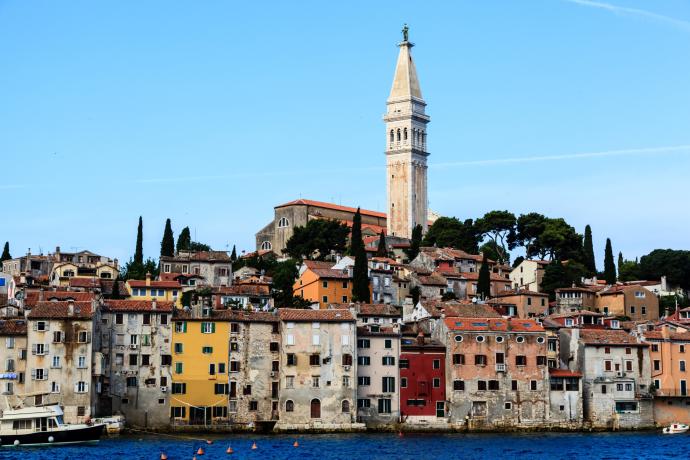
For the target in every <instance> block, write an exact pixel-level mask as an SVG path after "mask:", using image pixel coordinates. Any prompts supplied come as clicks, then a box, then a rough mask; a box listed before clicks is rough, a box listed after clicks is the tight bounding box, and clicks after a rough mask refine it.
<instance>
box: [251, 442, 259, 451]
mask: <svg viewBox="0 0 690 460" xmlns="http://www.w3.org/2000/svg"><path fill="white" fill-rule="evenodd" d="M256 449H258V447H256V442H254V443H253V444H252V450H256Z"/></svg>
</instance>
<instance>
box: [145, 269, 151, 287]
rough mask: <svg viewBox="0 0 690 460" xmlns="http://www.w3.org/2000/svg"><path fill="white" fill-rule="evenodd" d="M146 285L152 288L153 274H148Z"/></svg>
mask: <svg viewBox="0 0 690 460" xmlns="http://www.w3.org/2000/svg"><path fill="white" fill-rule="evenodd" d="M146 285H147V286H151V272H146Z"/></svg>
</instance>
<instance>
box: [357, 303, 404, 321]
mask: <svg viewBox="0 0 690 460" xmlns="http://www.w3.org/2000/svg"><path fill="white" fill-rule="evenodd" d="M356 308H357V314H358V315H359V316H391V317H395V318H397V317H400V316H402V311H401V310H400V309H399V308H398V307H395V306H393V305H389V304H373V303H361V304H356Z"/></svg>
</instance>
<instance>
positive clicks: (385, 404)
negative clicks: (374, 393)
mask: <svg viewBox="0 0 690 460" xmlns="http://www.w3.org/2000/svg"><path fill="white" fill-rule="evenodd" d="M391 407H392V405H391V400H390V399H389V398H381V399H379V414H390V413H391Z"/></svg>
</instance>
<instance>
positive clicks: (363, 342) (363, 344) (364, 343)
mask: <svg viewBox="0 0 690 460" xmlns="http://www.w3.org/2000/svg"><path fill="white" fill-rule="evenodd" d="M369 347H371V342H370V341H369V339H358V340H357V348H369Z"/></svg>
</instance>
